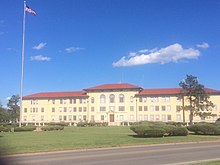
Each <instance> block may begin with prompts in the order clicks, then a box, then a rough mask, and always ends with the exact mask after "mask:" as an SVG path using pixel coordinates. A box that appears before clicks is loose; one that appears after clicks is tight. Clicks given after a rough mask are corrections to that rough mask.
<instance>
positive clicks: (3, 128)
mask: <svg viewBox="0 0 220 165" xmlns="http://www.w3.org/2000/svg"><path fill="white" fill-rule="evenodd" d="M9 131H10V129H9V128H7V127H3V126H0V132H9Z"/></svg>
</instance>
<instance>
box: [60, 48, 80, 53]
mask: <svg viewBox="0 0 220 165" xmlns="http://www.w3.org/2000/svg"><path fill="white" fill-rule="evenodd" d="M83 49H84V48H80V47H69V48H65V49H64V50H65V52H66V53H73V52H76V51H80V50H83Z"/></svg>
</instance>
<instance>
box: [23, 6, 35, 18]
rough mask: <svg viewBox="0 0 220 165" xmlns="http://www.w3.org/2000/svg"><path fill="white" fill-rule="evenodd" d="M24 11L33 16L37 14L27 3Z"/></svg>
mask: <svg viewBox="0 0 220 165" xmlns="http://www.w3.org/2000/svg"><path fill="white" fill-rule="evenodd" d="M25 11H26V12H28V13H31V14H32V15H34V16H35V15H36V14H37V13H36V12H35V11H34V10H33V9H31V8H30V7H28V5H26V6H25Z"/></svg>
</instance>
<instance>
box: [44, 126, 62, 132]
mask: <svg viewBox="0 0 220 165" xmlns="http://www.w3.org/2000/svg"><path fill="white" fill-rule="evenodd" d="M63 129H64V126H60V125H53V126H44V127H42V128H41V130H42V131H54V130H63Z"/></svg>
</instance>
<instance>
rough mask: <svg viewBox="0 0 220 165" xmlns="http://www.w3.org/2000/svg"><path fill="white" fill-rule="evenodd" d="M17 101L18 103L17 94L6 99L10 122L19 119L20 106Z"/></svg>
mask: <svg viewBox="0 0 220 165" xmlns="http://www.w3.org/2000/svg"><path fill="white" fill-rule="evenodd" d="M18 103H19V95H13V96H12V97H11V98H10V99H9V100H8V104H7V106H8V109H9V111H10V119H11V121H12V122H18V119H19V110H20V106H19V105H18Z"/></svg>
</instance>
